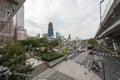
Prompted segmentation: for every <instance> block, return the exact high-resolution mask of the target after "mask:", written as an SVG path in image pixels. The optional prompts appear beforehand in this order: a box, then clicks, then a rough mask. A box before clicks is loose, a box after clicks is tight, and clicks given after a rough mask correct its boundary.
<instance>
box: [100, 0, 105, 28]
mask: <svg viewBox="0 0 120 80" xmlns="http://www.w3.org/2000/svg"><path fill="white" fill-rule="evenodd" d="M103 2H104V0H101V1H100V27H101V23H102V19H101V14H102V13H101V12H102V10H101V4H102V3H103Z"/></svg>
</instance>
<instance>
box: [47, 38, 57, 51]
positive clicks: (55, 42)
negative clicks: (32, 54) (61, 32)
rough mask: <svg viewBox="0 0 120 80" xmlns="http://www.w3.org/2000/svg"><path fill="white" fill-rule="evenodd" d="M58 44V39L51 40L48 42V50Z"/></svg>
mask: <svg viewBox="0 0 120 80" xmlns="http://www.w3.org/2000/svg"><path fill="white" fill-rule="evenodd" d="M58 45H59V41H58V40H52V41H50V43H49V48H50V50H52V49H53V48H54V47H56V46H58Z"/></svg>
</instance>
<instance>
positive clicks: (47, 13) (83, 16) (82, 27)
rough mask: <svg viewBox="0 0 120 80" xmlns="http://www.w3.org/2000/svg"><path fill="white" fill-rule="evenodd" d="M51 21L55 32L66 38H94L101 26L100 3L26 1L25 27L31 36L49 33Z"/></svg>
mask: <svg viewBox="0 0 120 80" xmlns="http://www.w3.org/2000/svg"><path fill="white" fill-rule="evenodd" d="M49 21H51V22H53V27H54V32H60V33H61V34H62V35H63V36H65V37H68V35H69V34H71V35H72V37H73V38H75V37H80V38H85V39H86V38H90V37H94V35H95V33H96V30H97V27H98V25H99V1H98V0H26V2H25V27H26V29H27V32H28V34H29V35H32V36H35V35H36V34H37V33H40V34H41V35H42V34H43V33H47V30H48V22H49Z"/></svg>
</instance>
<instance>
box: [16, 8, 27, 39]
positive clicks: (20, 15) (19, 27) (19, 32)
mask: <svg viewBox="0 0 120 80" xmlns="http://www.w3.org/2000/svg"><path fill="white" fill-rule="evenodd" d="M26 38H27V32H26V29H25V28H24V6H22V7H21V8H20V9H19V11H18V12H17V14H16V15H15V40H25V39H26Z"/></svg>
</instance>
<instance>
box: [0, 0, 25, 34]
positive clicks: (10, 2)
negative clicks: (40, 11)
mask: <svg viewBox="0 0 120 80" xmlns="http://www.w3.org/2000/svg"><path fill="white" fill-rule="evenodd" d="M24 2H25V0H0V32H1V31H2V29H3V28H4V27H5V25H6V23H7V21H9V20H11V19H12V18H13V16H14V15H15V14H16V13H17V11H18V10H19V9H20V7H21V6H22V5H23V3H24Z"/></svg>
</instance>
